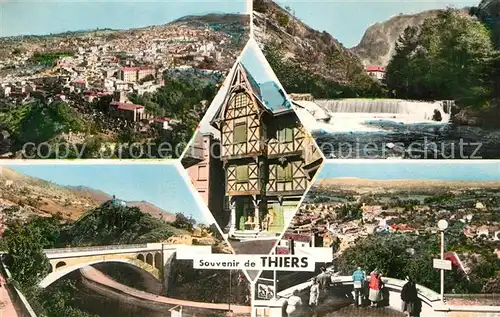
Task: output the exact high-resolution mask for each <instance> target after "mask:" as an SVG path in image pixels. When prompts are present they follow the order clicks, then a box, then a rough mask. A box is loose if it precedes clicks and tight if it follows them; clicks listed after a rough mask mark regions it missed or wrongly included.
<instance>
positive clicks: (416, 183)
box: [314, 177, 500, 192]
mask: <svg viewBox="0 0 500 317" xmlns="http://www.w3.org/2000/svg"><path fill="white" fill-rule="evenodd" d="M314 186H317V187H319V188H321V187H334V188H342V189H345V190H360V191H364V190H368V189H369V191H375V192H376V191H378V190H379V191H386V190H422V191H429V192H432V191H436V190H439V189H454V190H461V189H463V190H466V189H472V188H484V189H487V188H500V181H453V180H418V179H416V180H414V179H400V180H391V179H389V180H372V179H362V178H355V177H339V178H327V179H322V180H320V181H318V182H317V183H316V184H315V185H314Z"/></svg>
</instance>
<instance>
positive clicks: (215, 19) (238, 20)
mask: <svg viewBox="0 0 500 317" xmlns="http://www.w3.org/2000/svg"><path fill="white" fill-rule="evenodd" d="M180 23H188V24H199V23H209V24H211V23H214V24H227V25H231V24H242V25H245V26H249V25H250V17H249V16H248V15H244V14H225V13H209V14H206V15H188V16H184V17H181V18H179V19H176V20H173V21H171V22H168V23H164V24H159V25H149V26H144V27H137V28H129V29H111V28H97V29H88V30H73V31H65V32H61V33H51V34H44V35H37V34H25V35H16V36H6V37H0V41H1V39H9V40H21V39H23V40H27V39H30V38H44V37H47V38H50V37H68V36H69V37H71V36H85V35H87V34H90V33H92V34H94V35H101V36H102V35H108V34H113V33H120V32H124V31H134V30H144V29H150V28H155V27H171V26H175V25H177V24H180Z"/></svg>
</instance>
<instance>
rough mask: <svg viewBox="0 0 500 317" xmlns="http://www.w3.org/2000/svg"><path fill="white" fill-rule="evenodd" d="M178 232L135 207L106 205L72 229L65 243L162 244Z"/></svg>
mask: <svg viewBox="0 0 500 317" xmlns="http://www.w3.org/2000/svg"><path fill="white" fill-rule="evenodd" d="M180 232H181V230H180V229H177V228H175V227H174V226H172V225H169V224H167V223H165V222H163V221H161V220H159V219H156V218H153V216H151V215H149V214H145V213H143V212H142V211H141V210H140V209H139V208H137V207H122V206H114V205H113V204H110V203H106V204H104V205H102V206H100V207H98V208H96V209H93V210H91V211H90V212H89V213H87V214H86V215H84V216H83V217H82V218H80V219H79V220H78V221H77V222H76V223H74V224H73V225H71V226H70V227H69V228H68V230H67V232H66V241H64V242H65V243H66V245H68V244H69V245H72V246H92V245H109V244H134V243H147V242H161V241H164V240H166V239H168V238H169V237H171V236H172V235H174V234H175V233H180Z"/></svg>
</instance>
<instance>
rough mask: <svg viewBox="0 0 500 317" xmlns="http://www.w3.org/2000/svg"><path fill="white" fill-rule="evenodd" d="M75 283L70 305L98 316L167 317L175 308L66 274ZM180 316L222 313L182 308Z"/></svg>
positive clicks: (218, 316)
mask: <svg viewBox="0 0 500 317" xmlns="http://www.w3.org/2000/svg"><path fill="white" fill-rule="evenodd" d="M66 278H67V279H70V280H71V281H73V282H74V283H75V287H76V289H77V291H76V292H75V297H74V298H73V301H72V306H73V307H76V308H79V309H80V310H82V311H86V312H88V313H92V314H95V315H98V316H102V317H170V314H171V313H170V311H169V310H170V309H171V308H173V307H175V305H171V304H165V303H158V302H152V301H147V300H143V299H139V298H135V297H133V296H130V295H127V294H122V293H119V292H117V291H114V290H111V289H109V288H108V287H106V286H103V285H101V284H98V283H95V282H93V281H90V280H88V279H86V278H83V276H82V275H81V274H80V273H79V272H78V271H76V272H72V273H71V274H69V275H67V277H66ZM183 316H185V317H194V316H200V317H201V316H204V317H221V316H225V313H224V312H220V311H214V310H207V309H200V308H190V307H183Z"/></svg>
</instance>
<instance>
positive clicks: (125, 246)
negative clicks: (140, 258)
mask: <svg viewBox="0 0 500 317" xmlns="http://www.w3.org/2000/svg"><path fill="white" fill-rule="evenodd" d="M147 247H148V245H147V244H146V243H144V244H122V245H119V244H117V245H104V246H94V247H78V248H58V249H45V250H44V252H45V253H47V254H50V253H61V252H86V251H105V250H123V249H145V248H147Z"/></svg>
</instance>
